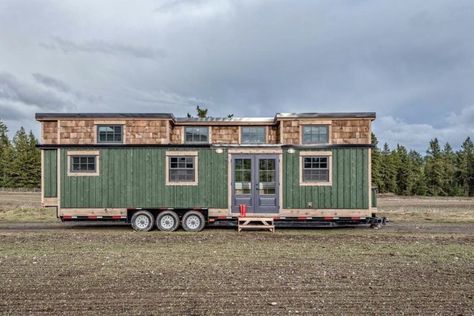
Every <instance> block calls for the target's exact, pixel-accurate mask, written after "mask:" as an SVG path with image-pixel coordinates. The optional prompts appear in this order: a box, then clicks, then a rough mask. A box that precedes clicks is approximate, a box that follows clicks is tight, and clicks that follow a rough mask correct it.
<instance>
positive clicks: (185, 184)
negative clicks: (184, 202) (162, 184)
mask: <svg viewBox="0 0 474 316" xmlns="http://www.w3.org/2000/svg"><path fill="white" fill-rule="evenodd" d="M166 185H169V186H197V185H198V182H197V181H194V182H168V181H167V182H166Z"/></svg>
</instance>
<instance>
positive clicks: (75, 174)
mask: <svg viewBox="0 0 474 316" xmlns="http://www.w3.org/2000/svg"><path fill="white" fill-rule="evenodd" d="M67 175H68V177H98V176H99V173H98V172H68V173H67Z"/></svg>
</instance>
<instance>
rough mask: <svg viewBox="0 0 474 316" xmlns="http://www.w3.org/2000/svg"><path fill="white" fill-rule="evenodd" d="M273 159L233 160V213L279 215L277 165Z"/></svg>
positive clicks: (240, 157)
mask: <svg viewBox="0 0 474 316" xmlns="http://www.w3.org/2000/svg"><path fill="white" fill-rule="evenodd" d="M278 159H279V158H278V156H273V155H233V156H232V177H231V188H232V192H231V194H232V205H231V207H232V212H239V205H240V204H246V205H247V212H248V213H278V209H279V205H278V201H279V199H278V198H279V196H278V192H279V185H280V183H279V170H278V166H279V163H278V162H279V161H278Z"/></svg>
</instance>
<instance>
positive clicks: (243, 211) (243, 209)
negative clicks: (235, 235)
mask: <svg viewBox="0 0 474 316" xmlns="http://www.w3.org/2000/svg"><path fill="white" fill-rule="evenodd" d="M239 208H240V217H245V216H247V204H240V205H239Z"/></svg>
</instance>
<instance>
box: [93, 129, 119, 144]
mask: <svg viewBox="0 0 474 316" xmlns="http://www.w3.org/2000/svg"><path fill="white" fill-rule="evenodd" d="M97 142H98V143H122V142H123V126H122V125H97Z"/></svg>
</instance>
